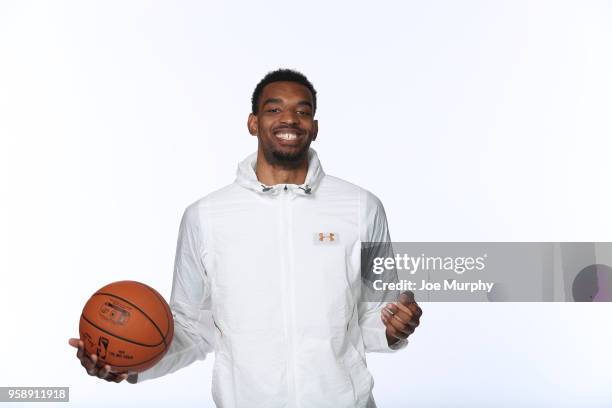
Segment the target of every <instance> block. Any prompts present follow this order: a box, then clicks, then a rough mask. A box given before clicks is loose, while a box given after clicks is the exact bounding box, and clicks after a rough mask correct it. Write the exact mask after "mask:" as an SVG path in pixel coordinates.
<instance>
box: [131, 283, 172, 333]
mask: <svg viewBox="0 0 612 408" xmlns="http://www.w3.org/2000/svg"><path fill="white" fill-rule="evenodd" d="M132 282H134V283H137V284H139V285H140V286H144V287H145V288H147V289H149V291H150V292H153V294H154V295H155V296H157V298H158V299H159V300H160V302H161V304H162V307H163V308H164V311H166V312H170V313H172V311H170V310H166V309H169V306H168V308H167V307H166V305H167V303H166V299H164V298H163V297H162V295H160V294H159V293H157V291H156V290H155V289H153V288H152V287H150V286H148V285H145V284H144V283H141V282H138V281H132ZM166 321H167V322H168V323H167V324H166V335H165V336H164V339H167V338H168V333H170V317H169V316H168V313H166Z"/></svg>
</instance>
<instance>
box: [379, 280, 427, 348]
mask: <svg viewBox="0 0 612 408" xmlns="http://www.w3.org/2000/svg"><path fill="white" fill-rule="evenodd" d="M422 315H423V311H422V310H421V308H420V307H419V305H418V304H417V303H416V302H415V301H414V293H412V292H403V293H402V294H401V295H400V297H399V301H398V302H395V303H388V304H387V306H385V308H384V309H383V310H382V312H381V316H380V317H381V319H382V321H383V323H384V324H385V326H386V327H387V331H386V334H387V342H388V343H389V346H391V345H392V344H395V343H397V342H398V341H400V340H401V339H405V338H407V337H408V336H410V335H411V334H412V333H413V332H414V330H415V329H416V327H417V326H418V325H419V319H420V318H421V316H422Z"/></svg>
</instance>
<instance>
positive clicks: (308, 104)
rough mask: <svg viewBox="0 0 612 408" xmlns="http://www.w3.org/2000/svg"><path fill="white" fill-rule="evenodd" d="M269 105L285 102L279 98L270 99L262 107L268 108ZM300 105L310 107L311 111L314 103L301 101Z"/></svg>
mask: <svg viewBox="0 0 612 408" xmlns="http://www.w3.org/2000/svg"><path fill="white" fill-rule="evenodd" d="M268 103H283V100H282V99H279V98H268V99H266V100H265V101H264V103H263V105H261V106H266V105H267V104H268ZM298 105H306V106H309V107H310V109H312V103H311V102H310V101H306V100H303V101H299V102H298Z"/></svg>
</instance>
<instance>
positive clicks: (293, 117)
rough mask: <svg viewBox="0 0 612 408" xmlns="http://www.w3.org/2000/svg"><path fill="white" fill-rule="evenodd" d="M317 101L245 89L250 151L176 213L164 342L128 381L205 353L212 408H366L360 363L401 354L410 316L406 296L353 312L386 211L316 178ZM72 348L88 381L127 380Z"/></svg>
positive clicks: (359, 193) (368, 389) (272, 83)
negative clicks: (368, 250) (223, 183)
mask: <svg viewBox="0 0 612 408" xmlns="http://www.w3.org/2000/svg"><path fill="white" fill-rule="evenodd" d="M316 96H317V94H316V91H315V89H314V87H313V86H312V84H311V83H310V82H309V81H308V79H306V77H305V76H304V75H302V74H300V73H299V72H296V71H292V70H284V69H281V70H277V71H274V72H271V73H269V74H268V75H266V76H265V77H264V78H263V79H262V80H261V82H260V83H259V84H258V85H257V87H256V88H255V91H254V92H253V97H252V112H251V113H250V114H249V117H248V129H249V132H250V133H251V135H253V136H256V137H257V140H258V149H257V152H256V153H254V154H252V155H251V156H249V157H247V158H246V159H244V160H243V161H242V162H241V163H240V164H239V166H238V172H237V178H236V181H235V182H234V183H232V184H231V185H229V186H227V187H225V188H222V189H221V190H219V191H216V192H214V193H211V194H209V195H208V196H206V197H204V198H202V199H200V200H198V201H196V202H195V203H193V204H191V205H190V206H189V207H187V209H186V210H185V212H184V215H183V218H182V221H181V226H180V230H179V239H178V246H177V251H176V258H175V268H174V280H173V286H172V294H171V299H170V306H171V308H172V312H173V315H174V317H175V331H174V340H173V342H172V344H171V346H170V348H169V351H168V353H167V354H166V355H165V356H164V358H163V359H162V360H161V361H160V362H159V363H158V364H157V365H155V366H154V367H153V368H151V369H149V370H147V371H144V372H142V373H140V374H138V375H136V374H132V375H131V376H130V378H129V381H130V382H141V381H144V380H148V379H152V378H156V377H159V376H162V375H165V374H168V373H171V372H174V371H176V370H178V369H180V368H182V367H185V366H187V365H188V364H190V363H192V362H193V361H195V360H199V359H204V358H205V357H206V355H207V354H208V353H211V352H215V364H214V369H213V384H212V392H213V398H214V401H215V403H216V404H217V406H219V407H226V408H230V407H231V408H234V407H258V408H266V407H270V408H276V407H278V408H280V407H304V408H310V407H333V408H341V407H346V408H349V407H350V408H354V407H368V408H371V407H375V403H374V400H373V398H372V388H373V379H372V376H371V374H370V372H369V370H368V368H367V366H366V361H365V353H366V352H392V351H395V350H398V349H400V348H402V347H403V346H405V345H406V343H407V341H406V337H408V336H409V335H410V334H411V333H412V332H413V331H414V329H415V327H416V326H418V324H419V318H420V316H421V309H420V308H419V307H418V305H417V304H416V303H415V302H414V299H413V298H412V297H411V296H410V295H408V294H402V295H401V296H400V297H399V299H395V300H396V301H394V302H391V303H384V302H383V301H368V302H366V301H362V300H363V296H362V288H363V286H364V285H363V278H362V273H361V272H362V271H361V259H360V258H361V243H365V242H389V241H390V239H389V233H388V229H387V221H386V217H385V212H384V209H383V207H382V205H381V203H380V201H379V200H378V199H377V198H376V197H375V196H374V195H373V194H371V193H370V192H368V191H367V190H364V189H362V188H360V187H358V186H356V185H353V184H351V183H348V182H346V181H343V180H340V179H338V178H336V177H332V176H329V175H326V174H325V173H324V172H323V169H322V167H321V164H320V162H319V159H318V157H317V154H316V152H315V151H314V150H313V149H311V148H310V144H311V143H312V142H313V141H314V140H315V139H316V137H317V133H318V123H317V121H316V120H315V119H314V116H315V112H316V109H317V98H316ZM381 299H382V297H381ZM71 344H72V345H73V346H75V347H78V348H79V351H78V352H77V354H78V355H79V358H80V360H81V363H82V364H83V365H84V366H85V368H86V369H87V371H88V373H89V374H90V375H96V376H99V377H101V378H104V379H106V380H110V381H121V380H122V379H124V378H125V377H126V376H125V375H123V376H121V375H117V374H113V373H112V372H110V367H108V366H107V367H101V368H97V367H96V364H95V362H96V359H97V357H96V356H86V355H83V351H82V346H81V345H80V344H79V341H78V339H71Z"/></svg>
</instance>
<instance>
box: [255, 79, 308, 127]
mask: <svg viewBox="0 0 612 408" xmlns="http://www.w3.org/2000/svg"><path fill="white" fill-rule="evenodd" d="M280 81H288V82H296V83H298V84H300V85H304V86H305V87H306V88H308V90H309V91H310V93H311V94H312V112H313V114H314V113H315V112H316V111H317V91H316V90H315V89H314V86H312V84H311V83H310V81H309V80H308V78H306V76H305V75H304V74H302V73H301V72H299V71H296V70H293V69H285V68H279V69H277V70H276V71H272V72H268V73H267V74H266V76H265V77H263V79H262V80H261V81H259V83H258V84H257V86H256V87H255V90H254V91H253V96H252V97H251V112H253V115H257V113H258V111H259V98H260V97H261V92H262V91H263V89H264V87H265V86H266V85H268V84H270V83H272V82H280Z"/></svg>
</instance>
